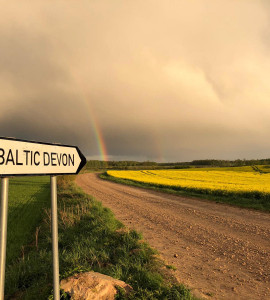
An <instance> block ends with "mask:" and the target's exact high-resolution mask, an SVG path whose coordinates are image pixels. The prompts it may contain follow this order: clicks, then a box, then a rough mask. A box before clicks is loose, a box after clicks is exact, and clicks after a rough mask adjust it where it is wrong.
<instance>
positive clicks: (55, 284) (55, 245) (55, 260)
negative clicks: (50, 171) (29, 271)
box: [51, 176, 60, 300]
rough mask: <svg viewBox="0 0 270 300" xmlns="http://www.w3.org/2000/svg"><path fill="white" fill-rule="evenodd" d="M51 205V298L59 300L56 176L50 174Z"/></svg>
mask: <svg viewBox="0 0 270 300" xmlns="http://www.w3.org/2000/svg"><path fill="white" fill-rule="evenodd" d="M51 206H52V255H53V299H54V300H60V288H59V257H58V217H57V180H56V176H51Z"/></svg>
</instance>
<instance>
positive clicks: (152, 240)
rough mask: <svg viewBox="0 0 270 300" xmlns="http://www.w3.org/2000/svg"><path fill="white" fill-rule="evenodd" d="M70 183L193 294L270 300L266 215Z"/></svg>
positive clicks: (81, 180) (82, 181)
mask: <svg viewBox="0 0 270 300" xmlns="http://www.w3.org/2000/svg"><path fill="white" fill-rule="evenodd" d="M76 183H77V184H78V185H79V186H80V187H81V188H83V190H84V191H85V192H87V193H89V194H91V195H93V196H94V197H95V198H96V199H97V200H99V201H101V202H102V203H103V205H104V206H106V207H109V208H111V210H112V211H113V212H114V213H115V215H116V217H117V218H118V219H119V220H120V221H122V222H123V223H124V224H125V225H127V226H128V227H130V228H135V229H136V230H138V231H140V232H142V233H143V236H144V238H145V240H146V241H147V242H148V243H149V244H150V245H151V246H152V247H154V248H156V249H157V250H158V251H159V253H160V254H161V256H162V257H163V258H164V259H165V261H166V262H167V263H168V264H172V265H174V266H175V267H176V268H177V270H176V271H175V275H176V276H177V278H178V279H179V281H180V282H182V283H184V284H185V285H188V286H189V287H190V288H192V290H193V292H194V293H195V294H197V295H200V296H201V297H203V298H206V299H208V298H209V299H245V300H247V299H252V300H256V299H260V300H261V299H270V239H269V238H270V214H267V213H263V212H257V211H253V210H247V209H242V208H237V207H232V206H228V205H223V204H216V203H215V202H210V201H207V200H201V199H200V200H199V199H194V198H188V197H182V196H181V197H180V196H175V195H170V194H164V193H159V192H155V191H152V190H146V189H141V188H135V187H130V186H125V185H121V184H117V183H113V182H109V181H105V180H101V179H100V178H98V176H97V175H96V174H91V173H86V174H82V175H79V176H77V178H76ZM175 256H176V257H175Z"/></svg>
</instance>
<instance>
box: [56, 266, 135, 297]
mask: <svg viewBox="0 0 270 300" xmlns="http://www.w3.org/2000/svg"><path fill="white" fill-rule="evenodd" d="M60 286H61V289H63V290H64V291H65V292H66V293H68V294H69V295H70V296H71V299H72V300H113V299H114V298H115V295H116V294H117V290H116V288H115V287H116V286H119V287H121V288H123V289H124V290H125V291H126V293H129V292H130V291H131V290H132V287H131V286H130V285H128V284H126V283H125V282H124V281H121V280H117V279H114V278H112V277H110V276H107V275H103V274H100V273H97V272H86V273H80V274H76V275H74V276H71V277H69V278H66V279H63V280H61V283H60Z"/></svg>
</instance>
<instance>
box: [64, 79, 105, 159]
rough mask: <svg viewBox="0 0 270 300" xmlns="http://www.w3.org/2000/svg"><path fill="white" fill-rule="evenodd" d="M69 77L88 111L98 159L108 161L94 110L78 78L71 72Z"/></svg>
mask: <svg viewBox="0 0 270 300" xmlns="http://www.w3.org/2000/svg"><path fill="white" fill-rule="evenodd" d="M70 75H71V77H72V78H73V80H74V84H75V85H76V86H77V88H78V90H77V92H79V93H80V96H81V97H80V98H81V100H82V101H83V102H84V104H85V107H86V109H87V111H88V114H89V119H90V122H91V124H92V128H93V130H94V134H95V139H96V141H97V145H98V150H99V154H100V159H101V160H104V161H108V152H107V148H106V144H105V140H104V137H103V134H102V131H101V127H100V125H99V123H98V121H97V118H96V117H95V115H94V112H93V110H92V107H91V105H90V103H89V101H88V99H87V98H88V97H87V94H86V92H85V90H84V88H83V86H82V84H81V82H80V81H79V80H78V78H77V77H75V76H73V74H70Z"/></svg>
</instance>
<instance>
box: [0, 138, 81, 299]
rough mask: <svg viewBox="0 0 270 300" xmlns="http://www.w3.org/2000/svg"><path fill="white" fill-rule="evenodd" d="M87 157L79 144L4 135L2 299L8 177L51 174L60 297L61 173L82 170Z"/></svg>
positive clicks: (0, 151)
mask: <svg viewBox="0 0 270 300" xmlns="http://www.w3.org/2000/svg"><path fill="white" fill-rule="evenodd" d="M85 163H86V158H85V157H84V156H83V154H82V153H81V152H80V150H79V148H78V147H75V146H68V145H60V144H49V143H41V142H33V141H24V140H18V139H13V138H5V137H0V177H1V178H2V179H1V219H0V230H1V236H0V300H4V290H5V265H6V243H7V217H8V180H9V177H13V176H37V175H38V176H42V175H50V176H51V210H52V218H51V219H52V252H53V290H54V299H55V300H59V299H60V289H59V257H58V222H57V180H56V178H57V177H56V176H57V175H64V174H65V175H66V174H78V173H79V172H80V170H81V169H82V168H83V166H84V165H85Z"/></svg>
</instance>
